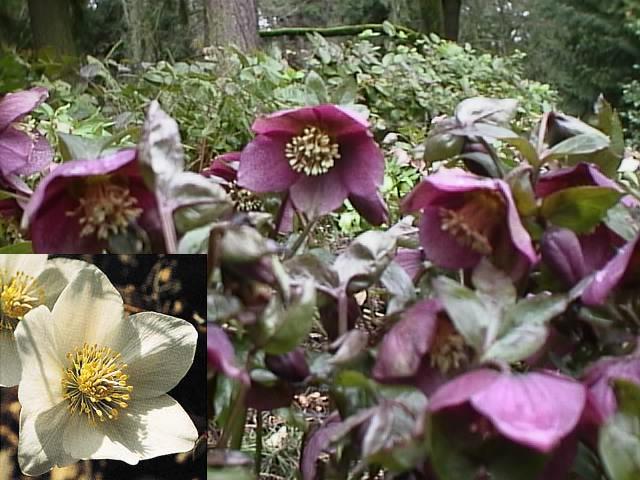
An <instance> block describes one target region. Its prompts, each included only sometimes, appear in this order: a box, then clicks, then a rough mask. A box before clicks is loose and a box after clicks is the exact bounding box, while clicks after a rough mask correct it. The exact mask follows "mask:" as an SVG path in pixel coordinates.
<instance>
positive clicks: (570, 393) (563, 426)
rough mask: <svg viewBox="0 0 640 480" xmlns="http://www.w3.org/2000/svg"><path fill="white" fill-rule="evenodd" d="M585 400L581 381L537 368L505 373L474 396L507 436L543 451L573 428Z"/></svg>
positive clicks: (478, 407)
mask: <svg viewBox="0 0 640 480" xmlns="http://www.w3.org/2000/svg"><path fill="white" fill-rule="evenodd" d="M585 402H586V389H585V388H584V386H582V385H581V384H580V383H578V382H576V381H574V380H573V379H570V378H565V377H562V376H560V375H551V374H543V373H537V372H533V373H528V374H523V375H511V374H502V375H500V376H499V378H498V379H497V380H496V381H495V382H493V383H491V384H490V385H487V387H486V388H484V389H482V390H481V391H478V392H476V393H475V394H474V395H473V396H472V398H471V404H472V405H473V407H474V408H475V409H476V410H478V411H479V412H480V413H482V414H483V415H484V416H486V417H487V418H489V420H491V423H493V425H494V426H495V427H496V429H498V431H500V433H502V434H503V435H504V436H505V437H507V438H509V439H511V440H513V441H515V442H518V443H521V444H523V445H527V446H529V447H531V448H534V449H536V450H538V451H540V452H544V453H548V452H550V451H551V450H553V448H555V447H556V446H557V445H558V443H559V442H560V440H562V438H564V437H565V436H566V435H568V434H569V433H571V431H573V430H574V428H575V427H576V425H577V424H578V421H579V420H580V417H581V415H582V412H583V410H584V406H585Z"/></svg>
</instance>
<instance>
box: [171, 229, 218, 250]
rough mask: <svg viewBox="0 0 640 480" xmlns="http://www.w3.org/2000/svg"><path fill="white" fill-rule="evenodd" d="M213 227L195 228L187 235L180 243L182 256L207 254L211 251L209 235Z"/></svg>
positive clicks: (179, 248)
mask: <svg viewBox="0 0 640 480" xmlns="http://www.w3.org/2000/svg"><path fill="white" fill-rule="evenodd" d="M210 234H211V226H209V225H205V226H204V227H200V228H195V229H193V230H189V231H188V232H187V233H185V234H184V235H183V236H182V238H181V239H180V241H179V242H178V253H180V254H196V253H198V254H206V253H207V252H208V250H209V235H210Z"/></svg>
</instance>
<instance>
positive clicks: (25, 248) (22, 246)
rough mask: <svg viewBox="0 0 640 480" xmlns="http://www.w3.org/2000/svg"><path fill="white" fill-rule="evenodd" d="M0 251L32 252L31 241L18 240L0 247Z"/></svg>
mask: <svg viewBox="0 0 640 480" xmlns="http://www.w3.org/2000/svg"><path fill="white" fill-rule="evenodd" d="M0 253H33V248H32V247H31V242H20V243H14V244H13V245H7V246H6V247H2V248H0Z"/></svg>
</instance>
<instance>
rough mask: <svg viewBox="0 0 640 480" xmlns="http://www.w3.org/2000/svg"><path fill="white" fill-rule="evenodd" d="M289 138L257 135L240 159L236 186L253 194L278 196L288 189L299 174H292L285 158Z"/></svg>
mask: <svg viewBox="0 0 640 480" xmlns="http://www.w3.org/2000/svg"><path fill="white" fill-rule="evenodd" d="M289 140H290V137H286V136H282V135H278V136H267V135H259V136H257V137H256V138H254V139H253V140H252V141H251V143H249V145H247V146H246V147H245V148H244V150H243V151H242V153H241V155H240V167H239V168H238V185H239V186H241V187H243V188H247V189H249V190H252V191H254V192H259V193H262V192H281V191H284V190H286V189H287V188H289V187H290V186H291V185H292V184H293V183H294V182H295V181H296V180H297V179H298V178H299V177H301V175H300V174H298V173H296V172H294V171H293V169H292V168H291V167H290V166H289V162H288V161H287V159H286V157H285V156H284V149H285V145H286V143H287V142H288V141H289Z"/></svg>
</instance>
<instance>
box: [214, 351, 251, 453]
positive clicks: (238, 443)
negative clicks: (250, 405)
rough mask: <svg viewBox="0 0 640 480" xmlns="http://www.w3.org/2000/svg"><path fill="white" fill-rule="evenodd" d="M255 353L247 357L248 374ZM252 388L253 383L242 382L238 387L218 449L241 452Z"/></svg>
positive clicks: (246, 367)
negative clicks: (230, 449) (250, 389)
mask: <svg viewBox="0 0 640 480" xmlns="http://www.w3.org/2000/svg"><path fill="white" fill-rule="evenodd" d="M254 353H255V352H254V351H253V350H252V351H250V352H249V354H248V355H247V361H246V362H245V369H246V370H247V372H249V371H250V370H251V364H252V363H253V356H254ZM250 386H251V383H244V382H241V383H240V384H239V385H238V393H237V394H236V396H235V397H234V399H233V405H232V406H231V412H229V416H228V417H227V421H226V422H225V425H224V429H223V431H222V437H220V442H218V448H227V447H230V448H232V449H234V450H240V448H241V447H242V437H243V436H244V424H245V422H246V420H247V406H246V398H247V393H248V392H249V387H250Z"/></svg>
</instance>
